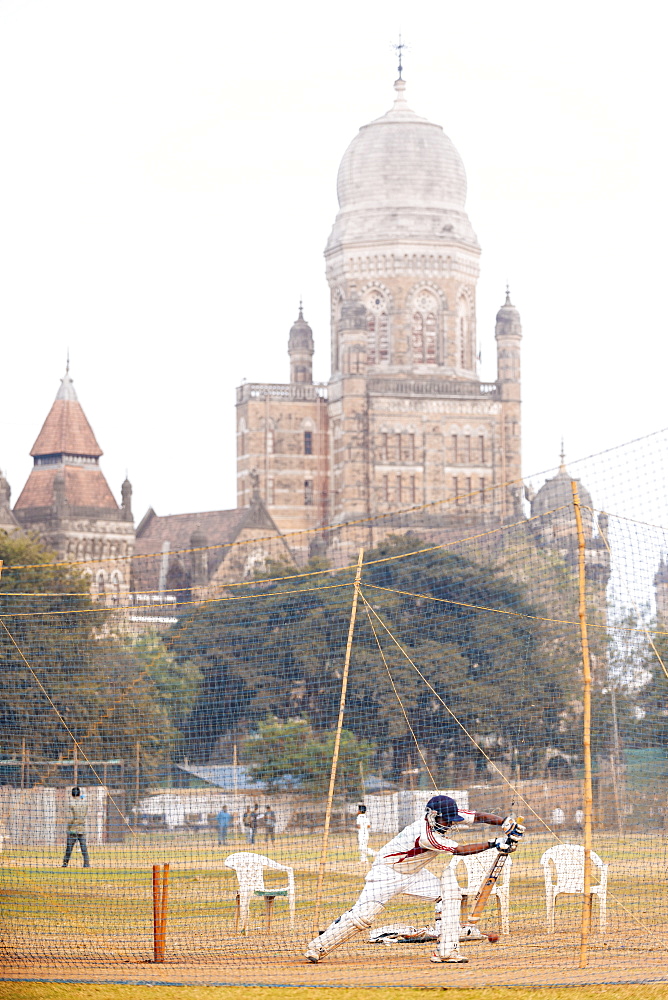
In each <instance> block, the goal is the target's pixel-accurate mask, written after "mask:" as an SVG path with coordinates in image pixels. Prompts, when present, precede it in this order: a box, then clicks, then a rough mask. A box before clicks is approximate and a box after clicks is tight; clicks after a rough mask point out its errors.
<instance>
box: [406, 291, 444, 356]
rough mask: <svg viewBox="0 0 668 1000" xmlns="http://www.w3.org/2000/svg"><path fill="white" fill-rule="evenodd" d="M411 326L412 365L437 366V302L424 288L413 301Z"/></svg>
mask: <svg viewBox="0 0 668 1000" xmlns="http://www.w3.org/2000/svg"><path fill="white" fill-rule="evenodd" d="M414 307H415V308H414V312H413V324H412V348H413V364H415V365H435V364H438V353H439V352H438V310H439V301H438V299H437V297H436V295H434V294H433V292H430V291H429V289H427V288H425V289H423V290H422V291H421V292H418V293H417V295H416V296H415V299H414Z"/></svg>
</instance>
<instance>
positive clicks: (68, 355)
mask: <svg viewBox="0 0 668 1000" xmlns="http://www.w3.org/2000/svg"><path fill="white" fill-rule="evenodd" d="M69 373H70V349H69V347H68V348H67V361H66V362H65V374H66V375H69Z"/></svg>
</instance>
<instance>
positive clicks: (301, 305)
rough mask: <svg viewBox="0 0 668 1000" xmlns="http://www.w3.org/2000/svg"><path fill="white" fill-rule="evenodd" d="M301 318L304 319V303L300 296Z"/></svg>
mask: <svg viewBox="0 0 668 1000" xmlns="http://www.w3.org/2000/svg"><path fill="white" fill-rule="evenodd" d="M299 318H300V319H304V302H303V300H302V297H301V295H300V296H299Z"/></svg>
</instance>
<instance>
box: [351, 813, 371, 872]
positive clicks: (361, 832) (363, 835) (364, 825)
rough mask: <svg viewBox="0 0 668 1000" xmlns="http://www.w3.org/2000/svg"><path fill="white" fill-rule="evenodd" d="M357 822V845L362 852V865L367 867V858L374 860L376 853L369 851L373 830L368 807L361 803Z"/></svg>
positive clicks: (356, 818)
mask: <svg viewBox="0 0 668 1000" xmlns="http://www.w3.org/2000/svg"><path fill="white" fill-rule="evenodd" d="M355 822H356V824H357V844H358V846H359V850H360V864H361V865H366V863H367V857H371V858H374V857H375V856H376V852H375V851H372V850H370V849H369V830H370V829H371V820H370V819H369V815H368V813H367V811H366V806H365V805H363V804H362V803H360V805H358V807H357V816H356V817H355Z"/></svg>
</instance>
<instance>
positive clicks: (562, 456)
mask: <svg viewBox="0 0 668 1000" xmlns="http://www.w3.org/2000/svg"><path fill="white" fill-rule="evenodd" d="M559 460H560V464H559V472H565V471H566V452H565V451H564V439H563V437H562V439H561V452H560V453H559Z"/></svg>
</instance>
